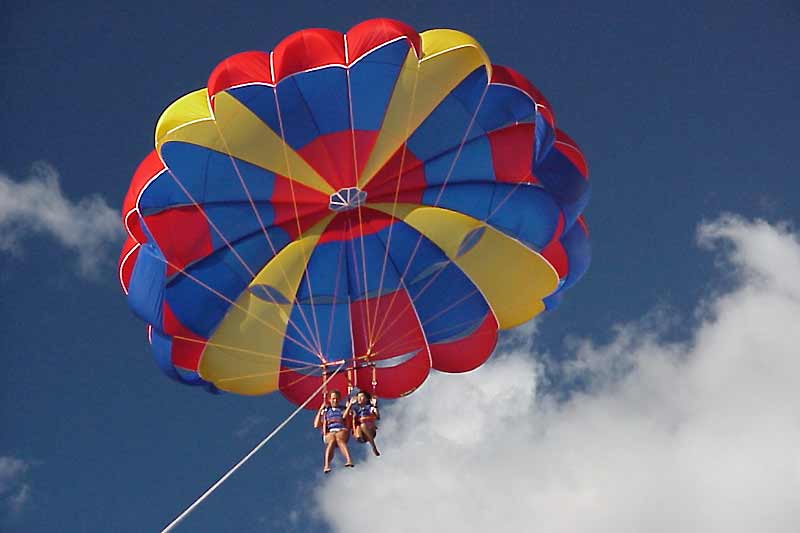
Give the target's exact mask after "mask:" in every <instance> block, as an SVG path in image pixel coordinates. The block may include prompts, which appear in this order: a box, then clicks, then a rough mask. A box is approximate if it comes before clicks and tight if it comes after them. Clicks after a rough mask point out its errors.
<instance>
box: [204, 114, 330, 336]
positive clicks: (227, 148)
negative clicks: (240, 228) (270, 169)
mask: <svg viewBox="0 0 800 533" xmlns="http://www.w3.org/2000/svg"><path fill="white" fill-rule="evenodd" d="M214 126H215V127H216V128H217V132H218V133H219V137H220V139H222V143H223V145H224V146H225V151H226V152H227V155H228V159H229V160H230V162H231V165H232V166H233V170H234V171H235V172H236V176H237V177H238V178H239V183H240V184H241V185H242V189H243V190H244V192H245V194H246V195H247V200H248V201H249V202H250V207H252V209H253V214H254V215H255V216H256V219H257V220H258V224H259V226H261V232H262V233H263V234H264V237H265V238H266V239H267V244H269V247H270V250H272V256H273V257H272V258H274V257H275V256H276V255H278V250H277V249H276V248H275V244H274V243H273V242H272V239H271V238H270V236H269V232H268V231H267V228H266V226H265V225H264V221H263V219H262V218H261V213H259V212H258V208H257V207H256V204H255V202H254V201H253V196H252V195H251V194H250V188H249V187H248V186H247V184H246V183H245V180H244V177H243V176H242V173H241V171H240V170H239V165H238V163H237V162H236V158H234V157H233V156H232V155H231V149H230V146H229V145H228V141H227V139H225V135H224V134H223V133H222V128H220V127H219V124H218V123H217V121H216V119H215V120H214ZM295 212H296V211H295ZM270 260H271V259H270ZM268 262H269V261H268ZM277 265H278V268H279V269H280V271H281V275H282V276H283V280H284V281H285V282H286V284H287V285H289V277H288V276H287V275H286V270H285V269H284V268H283V265H281V264H280V262H277ZM265 292H268V291H265ZM269 297H270V298H271V299H272V303H273V304H275V305H278V302H277V300H276V298H275V296H274V295H272V294H271V293H269ZM298 308H299V311H300V317H301V318H302V319H303V322H304V323H305V326H306V328H308V331H309V332H310V331H311V324H310V323H309V321H308V318H307V317H306V313H305V312H304V311H303V307H302V306H298ZM290 322H291V320H290ZM295 329H297V330H298V331H300V328H297V327H295ZM307 342H308V341H307ZM309 344H311V343H310V342H309ZM320 351H321V347H320Z"/></svg>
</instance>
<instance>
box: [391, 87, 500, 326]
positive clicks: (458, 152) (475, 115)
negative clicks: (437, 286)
mask: <svg viewBox="0 0 800 533" xmlns="http://www.w3.org/2000/svg"><path fill="white" fill-rule="evenodd" d="M489 85H491V83H487V84H486V87H484V88H483V92H482V93H481V98H480V100H479V101H478V105H477V106H475V111H473V112H472V117H471V118H470V120H469V124H468V126H467V129H466V130H465V131H464V135H463V136H462V137H461V142H460V143H459V144H458V149H457V150H456V153H455V155H454V156H453V161H452V162H451V163H450V168H449V169H448V170H447V175H446V176H445V177H444V181H443V182H442V185H441V187H440V189H439V193H438V194H437V195H436V199H435V200H434V202H433V206H434V207H436V206H437V205H438V204H439V201H440V200H441V198H442V194H443V193H444V190H445V188H446V187H447V184H448V182H449V181H450V176H451V175H452V174H453V170H455V168H456V163H457V162H458V158H459V157H461V152H462V150H463V149H464V145H465V144H466V143H467V139H469V133H470V131H472V127H473V126H474V125H475V120H476V119H477V118H478V112H479V111H480V109H481V106H483V101H484V99H485V98H486V93H487V92H488V90H489ZM422 237H423V235H422V234H421V233H420V234H419V237H417V243H416V245H414V251H413V252H411V256H410V257H409V258H408V262H407V263H406V267H405V269H404V270H403V275H402V276H400V279H401V280H404V279H405V278H406V275H407V274H408V269H409V268H410V266H411V263H413V261H414V257H416V255H417V252H418V251H419V245H420V244H421V242H422ZM388 249H389V248H388V246H387V253H388ZM396 296H397V293H395V294H394V297H393V298H392V301H391V303H390V305H389V309H391V307H392V305H393V304H394V300H395V297H396ZM403 311H404V312H405V310H403ZM398 316H401V315H398ZM386 319H387V317H386V316H384V318H383V321H382V323H381V329H380V330H379V334H380V335H382V334H383V332H384V331H385V329H384V327H383V326H384V325H385V324H386Z"/></svg>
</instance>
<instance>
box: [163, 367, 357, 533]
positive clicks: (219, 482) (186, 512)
mask: <svg viewBox="0 0 800 533" xmlns="http://www.w3.org/2000/svg"><path fill="white" fill-rule="evenodd" d="M342 366H344V363H342V364H340V365H339V367H338V368H337V369H336V370H335V371H334V372H333V374H332V375H331V376H330V377H329V378H327V379H326V380H324V381H323V382H322V385H320V386H319V388H318V389H317V390H315V391H314V393H313V394H311V396H309V397H308V398H307V399H306V400H305V401H304V402H303V403H302V404H300V406H299V407H298V408H297V409H295V410H294V411H293V412H292V414H290V415H289V416H288V417H287V418H286V420H284V421H283V422H281V423H280V424H278V425H277V426H276V427H275V429H273V430H272V432H271V433H270V434H269V435H267V436H266V437H264V439H263V440H262V441H261V442H259V443H258V445H256V447H255V448H253V449H252V450H250V453H248V454H247V455H245V456H244V457H243V458H242V459H241V460H240V461H239V462H238V463H236V464H235V465H234V466H233V468H231V469H230V470H228V471H227V472H226V473H225V474H224V475H223V476H222V477H220V478H219V479H218V480H217V481H216V482H215V483H214V484H213V485H211V486H210V487H209V488H208V489H207V490H206V491H205V492H204V493H203V494H201V495H200V497H199V498H197V499H196V500H195V501H194V503H192V504H191V505H190V506H189V507H187V508H186V510H184V511H183V512H182V513H181V514H179V515H178V516H177V517H176V518H175V519H174V520H173V521H172V522H170V523H169V524H168V525H167V527H165V528H164V529H162V530H161V533H168V532H169V531H172V529H174V528H175V526H177V525H178V524H179V523H180V522H181V521H182V520H183V519H184V518H186V517H187V516H188V515H189V513H191V512H192V511H194V509H195V508H196V507H197V506H198V505H200V504H201V503H202V502H203V500H205V499H206V498H207V497H208V496H210V495H211V493H212V492H214V491H215V490H217V487H219V486H220V485H222V484H223V483H224V482H225V480H226V479H228V478H229V477H230V476H231V475H233V473H234V472H236V471H237V470H238V469H239V468H240V467H241V466H242V465H243V464H245V463H246V462H247V461H248V460H249V459H250V458H251V457H252V456H253V455H255V453H256V452H257V451H258V450H260V449H261V448H262V447H264V445H265V444H266V443H268V442H269V441H270V439H272V437H274V436H275V435H277V434H278V432H280V431H281V430H282V429H283V428H284V427H285V426H286V425H287V424H288V423H289V422H290V421H291V420H292V419H293V418H294V417H295V416H297V414H298V413H300V411H302V410H303V409H304V408H305V406H306V405H308V404H309V402H311V400H313V399H314V397H315V396H316V395H317V394H318V393H319V392H320V391H321V390H322V389H323V388H325V386H326V385H327V384H328V381H330V380H331V379H333V377H334V376H335V375H336V374H337V373H338V372H339V370H341V368H342Z"/></svg>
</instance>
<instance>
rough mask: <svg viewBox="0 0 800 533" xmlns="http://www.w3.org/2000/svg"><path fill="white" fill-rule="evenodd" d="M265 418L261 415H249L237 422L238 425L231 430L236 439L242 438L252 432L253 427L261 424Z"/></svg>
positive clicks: (255, 427)
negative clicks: (234, 429)
mask: <svg viewBox="0 0 800 533" xmlns="http://www.w3.org/2000/svg"><path fill="white" fill-rule="evenodd" d="M265 420H266V418H264V417H263V416H257V415H251V416H247V417H245V418H244V420H242V421H241V422H240V423H239V427H237V428H236V431H234V432H233V434H234V436H235V437H236V438H237V439H243V438H245V437H247V436H249V435H250V434H252V433H253V431H254V430H255V429H257V428H258V427H259V426H261V425H263V423H264V421H265Z"/></svg>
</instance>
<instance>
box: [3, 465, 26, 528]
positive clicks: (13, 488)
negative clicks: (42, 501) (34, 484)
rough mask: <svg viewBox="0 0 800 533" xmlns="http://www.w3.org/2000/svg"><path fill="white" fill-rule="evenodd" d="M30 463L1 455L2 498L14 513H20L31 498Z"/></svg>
mask: <svg viewBox="0 0 800 533" xmlns="http://www.w3.org/2000/svg"><path fill="white" fill-rule="evenodd" d="M30 466H31V465H30V463H28V462H26V461H23V460H22V459H18V458H16V457H10V456H0V499H2V500H3V501H4V503H5V504H6V506H7V508H8V510H9V511H10V512H11V514H12V515H16V514H19V513H20V512H21V511H22V509H23V508H24V507H25V506H26V505H27V504H28V502H29V501H30V498H31V486H30V483H29V482H28V481H27V480H26V474H27V472H28V470H29V469H30Z"/></svg>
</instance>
